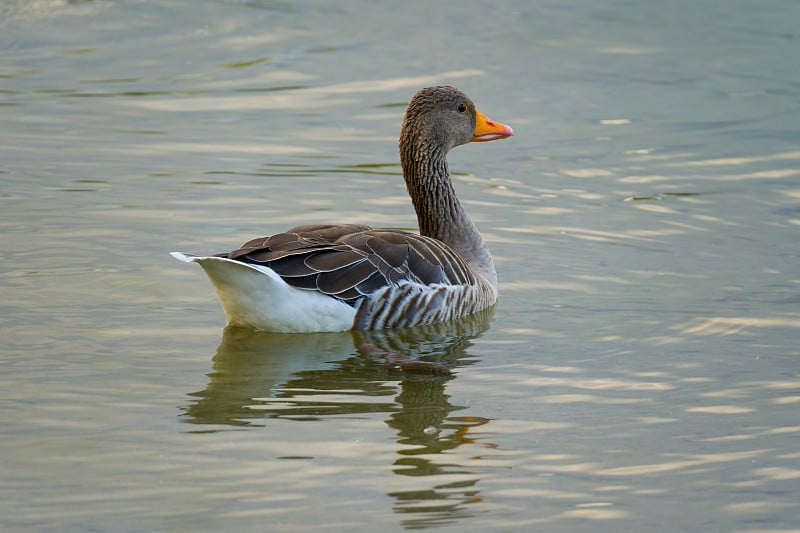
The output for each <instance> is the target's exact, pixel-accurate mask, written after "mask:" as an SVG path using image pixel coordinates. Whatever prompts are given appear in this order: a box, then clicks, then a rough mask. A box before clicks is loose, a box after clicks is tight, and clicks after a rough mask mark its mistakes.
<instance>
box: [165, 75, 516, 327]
mask: <svg viewBox="0 0 800 533" xmlns="http://www.w3.org/2000/svg"><path fill="white" fill-rule="evenodd" d="M511 135H514V131H513V130H512V129H511V128H510V127H509V126H506V125H505V124H500V123H498V122H493V121H492V120H489V119H488V118H487V117H486V116H484V115H483V114H481V113H480V112H479V111H478V110H477V109H476V108H475V105H474V104H473V103H472V101H471V100H470V99H469V98H468V97H467V95H465V94H464V93H463V92H461V91H459V90H458V89H456V88H454V87H449V86H440V87H427V88H425V89H421V90H420V91H419V92H417V94H416V95H414V97H413V98H412V99H411V101H410V102H409V104H408V108H407V109H406V113H405V116H404V118H403V125H402V128H401V131H400V160H401V163H402V167H403V177H404V178H405V181H406V187H407V189H408V193H409V195H410V196H411V201H412V202H413V204H414V209H415V210H416V213H417V219H418V221H419V235H417V234H414V233H411V232H406V231H399V230H387V229H375V228H372V227H370V226H365V225H361V224H344V225H306V226H299V227H296V228H292V229H290V230H288V231H286V232H285V233H278V234H275V235H272V236H270V237H261V238H258V239H253V240H251V241H249V242H246V243H245V244H243V245H242V247H241V248H239V249H238V250H234V251H232V252H229V253H223V254H219V255H214V256H204V257H202V256H194V255H189V254H183V253H180V252H172V255H173V256H174V257H175V258H176V259H179V260H181V261H185V262H195V263H199V264H200V266H201V267H203V269H204V270H205V272H206V274H207V275H208V277H209V278H210V280H211V283H212V284H213V285H214V287H215V289H216V291H217V295H218V297H219V300H220V303H221V304H222V307H223V309H224V311H225V315H226V317H227V319H228V324H229V325H232V326H240V327H247V328H252V329H257V330H264V331H277V332H293V333H304V332H305V333H307V332H319V331H344V330H349V329H357V330H365V329H386V328H398V327H409V326H419V325H424V324H432V323H436V322H443V321H447V320H452V319H455V318H459V317H463V316H466V315H469V314H472V313H474V312H476V311H480V310H482V309H486V308H488V307H490V306H492V305H493V304H494V303H495V301H496V300H497V273H496V272H495V268H494V263H493V262H492V256H491V254H490V253H489V248H488V247H487V246H486V243H485V242H484V241H483V238H482V237H481V235H480V233H479V232H478V229H477V228H476V227H475V224H474V223H473V222H472V220H471V219H470V218H469V216H468V215H467V213H466V212H465V211H464V208H463V207H462V206H461V203H460V202H459V201H458V198H457V197H456V193H455V189H454V188H453V183H452V181H451V179H450V174H449V172H448V168H447V153H448V152H449V151H450V150H451V149H452V148H454V147H456V146H459V145H461V144H466V143H468V142H470V141H493V140H495V139H504V138H506V137H509V136H511Z"/></svg>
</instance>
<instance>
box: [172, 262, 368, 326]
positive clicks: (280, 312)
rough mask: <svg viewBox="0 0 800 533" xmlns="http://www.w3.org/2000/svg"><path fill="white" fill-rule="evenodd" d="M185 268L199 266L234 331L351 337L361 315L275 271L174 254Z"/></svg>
mask: <svg viewBox="0 0 800 533" xmlns="http://www.w3.org/2000/svg"><path fill="white" fill-rule="evenodd" d="M170 255H172V257H174V258H175V259H177V260H179V261H183V262H185V263H191V262H193V263H199V264H200V266H201V267H203V270H205V272H206V274H207V275H208V278H209V279H210V280H211V283H212V284H213V285H214V288H215V289H216V291H217V296H218V297H219V301H220V303H221V304H222V308H223V310H224V311H225V316H226V317H227V318H228V324H229V325H231V326H240V327H246V328H252V329H257V330H262V331H279V332H284V333H309V332H314V331H345V330H348V329H351V328H352V327H353V318H354V316H355V312H356V311H355V309H353V308H352V307H350V306H349V305H347V304H345V303H344V302H341V301H339V300H336V299H335V298H331V297H330V296H326V295H324V294H322V293H319V292H316V291H309V290H302V289H297V288H295V287H292V286H291V285H289V284H287V283H286V282H285V281H283V280H282V279H281V277H280V276H278V275H277V274H276V273H275V272H274V271H273V270H272V269H270V268H267V267H265V266H261V265H251V264H247V263H241V262H239V261H234V260H231V259H227V258H224V257H200V256H193V255H186V254H182V253H180V252H171V253H170Z"/></svg>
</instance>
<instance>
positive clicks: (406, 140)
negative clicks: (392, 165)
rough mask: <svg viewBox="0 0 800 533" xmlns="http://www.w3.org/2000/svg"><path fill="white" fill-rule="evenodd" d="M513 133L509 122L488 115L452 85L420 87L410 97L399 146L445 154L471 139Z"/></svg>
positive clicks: (504, 135)
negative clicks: (505, 122)
mask: <svg viewBox="0 0 800 533" xmlns="http://www.w3.org/2000/svg"><path fill="white" fill-rule="evenodd" d="M512 135H514V130H512V129H511V127H510V126H506V125H505V124H501V123H499V122H495V121H493V120H491V119H489V118H487V117H486V116H485V115H484V114H483V113H481V112H480V111H478V110H477V109H476V108H475V104H473V103H472V100H470V98H469V97H468V96H467V95H466V94H464V93H463V92H461V91H460V90H458V89H456V88H455V87H450V86H446V85H445V86H436V87H426V88H424V89H420V90H419V91H418V92H417V94H415V95H414V97H413V98H412V99H411V101H410V102H409V104H408V108H407V109H406V114H405V117H404V119H403V126H402V129H401V132H400V146H401V151H405V150H404V149H403V148H404V147H405V148H409V147H411V146H413V147H414V149H416V150H424V151H426V152H429V153H431V154H441V155H445V154H447V152H449V151H450V150H452V149H453V148H455V147H456V146H459V145H462V144H467V143H468V142H484V141H493V140H496V139H504V138H506V137H510V136H512Z"/></svg>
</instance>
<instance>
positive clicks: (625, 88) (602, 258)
mask: <svg viewBox="0 0 800 533" xmlns="http://www.w3.org/2000/svg"><path fill="white" fill-rule="evenodd" d="M718 4H719V5H713V6H712V5H705V4H703V5H699V4H697V3H694V2H684V1H678V2H672V3H670V4H668V5H664V4H663V3H661V2H639V3H629V2H624V1H616V0H607V1H602V2H596V1H592V2H588V1H579V2H573V3H570V4H569V5H565V4H563V3H562V2H547V1H542V2H532V3H515V2H492V3H486V2H472V1H468V2H460V3H458V4H455V3H447V2H445V3H441V4H435V6H431V5H430V3H425V2H405V3H403V4H402V5H396V3H391V4H389V3H386V4H385V5H384V3H380V2H379V3H376V2H362V1H346V2H338V3H337V4H336V5H335V6H334V5H332V4H329V3H324V2H319V3H317V2H297V3H288V2H261V1H200V2H188V1H186V0H175V1H169V2H152V1H141V2H134V1H111V2H100V1H96V2H61V1H30V2H21V1H8V0H5V1H0V124H2V126H1V127H0V184H1V188H0V236H1V237H0V239H1V242H2V247H0V290H1V291H2V292H1V293H0V294H2V299H1V300H0V335H2V340H3V342H2V348H0V360H1V361H2V364H3V369H4V372H3V374H2V377H0V402H2V406H3V409H2V411H0V413H2V414H0V422H1V424H0V428H1V429H0V434H1V435H2V438H1V439H0V456H2V457H3V460H2V462H1V463H0V465H2V466H0V479H1V480H2V483H0V516H2V518H0V526H2V529H4V530H54V529H59V530H107V531H113V530H125V531H152V530H159V531H160V530H187V529H189V530H221V529H223V528H224V529H226V530H265V529H270V530H281V531H311V530H317V529H319V528H320V527H327V528H330V529H334V530H373V529H382V530H387V531H400V530H405V529H418V528H442V529H447V528H451V529H453V530H487V531H529V530H532V529H537V530H544V531H556V530H562V531H593V532H594V531H620V530H633V531H642V530H645V531H646V530H661V531H667V530H675V531H685V530H689V531H704V530H707V531H789V530H797V529H798V528H800V512H798V506H797V504H796V498H797V494H798V491H799V490H800V453H798V449H800V447H799V446H798V437H799V436H800V419H799V418H798V414H797V413H798V403H800V376H798V357H800V348H798V346H800V343H798V339H800V257H799V256H800V238H798V236H799V235H800V233H798V232H799V231H800V227H799V226H800V148H798V146H799V144H798V141H799V140H800V133H799V132H798V126H797V125H798V123H800V120H799V119H800V116H799V115H800V111H799V110H800V99H799V98H798V94H800V74H798V72H800V71H798V69H797V68H796V63H797V61H796V58H797V57H800V33H798V30H797V21H798V20H800V5H798V4H797V3H796V2H792V1H789V0H770V1H767V2H761V3H758V4H754V3H750V2H743V1H733V2H725V3H718ZM438 83H449V84H453V85H456V86H458V87H460V88H462V89H464V90H465V91H466V92H467V93H468V94H470V95H471V96H472V97H473V99H474V100H475V102H476V104H477V106H478V107H479V108H480V109H481V111H483V112H484V113H486V114H487V115H489V116H490V117H492V118H495V119H497V120H500V121H503V122H506V123H509V124H511V125H512V126H513V127H514V129H515V132H516V136H515V137H513V138H511V139H509V140H506V141H503V142H496V143H487V144H481V145H468V146H464V147H460V148H458V149H457V150H455V151H453V152H452V154H451V156H450V162H451V170H452V171H453V173H454V179H455V182H456V187H457V189H458V191H459V194H460V195H461V197H462V199H463V201H464V203H465V204H466V206H467V208H468V210H469V212H470V213H471V214H472V215H473V217H474V219H475V220H476V222H477V224H478V225H479V227H480V228H481V229H482V231H483V232H484V235H485V236H486V238H487V240H488V242H489V244H490V246H491V248H492V250H493V253H494V255H495V259H496V263H497V267H498V271H499V275H500V279H501V285H500V289H501V298H500V302H499V304H498V305H497V306H496V308H495V309H494V310H493V312H491V313H487V314H482V315H479V316H477V317H474V318H472V319H470V320H466V321H462V322H457V323H454V324H448V325H443V326H441V327H436V328H424V329H421V330H411V331H403V332H393V333H388V334H379V335H367V336H364V335H361V334H356V335H354V334H350V333H342V334H319V335H300V336H292V335H288V336H287V335H275V334H263V333H252V332H247V331H241V330H231V329H224V318H223V315H222V312H221V310H220V308H219V306H218V304H217V302H216V298H215V296H214V294H213V290H212V289H211V287H210V285H209V284H208V282H207V280H206V279H205V278H204V275H203V274H202V272H201V271H200V269H197V268H191V267H192V266H193V265H188V266H187V265H183V264H180V263H178V262H175V261H174V260H172V259H171V258H170V257H169V256H168V255H167V252H169V251H170V250H174V249H180V250H183V251H187V252H195V253H210V252H219V251H225V250H229V249H233V248H234V247H237V246H238V245H239V244H241V243H242V242H244V241H245V240H248V239H250V238H252V237H255V236H258V235H265V234H269V233H272V232H275V231H280V230H282V229H285V228H287V227H290V226H292V225H296V224H301V223H315V222H364V223H370V224H373V225H377V226H391V227H402V228H414V227H415V223H416V221H415V217H414V215H413V213H412V211H411V207H410V204H409V201H408V198H407V194H406V192H405V189H404V186H403V182H402V178H401V173H400V167H399V161H398V156H397V153H396V142H397V141H396V139H397V134H398V130H399V124H400V120H401V117H402V113H403V110H404V106H405V103H406V102H407V101H408V99H409V98H410V96H411V95H412V94H413V93H414V92H415V91H416V90H417V89H418V88H420V87H422V86H425V85H430V84H438ZM365 344H368V345H371V346H373V347H374V349H364V345H365ZM393 353H400V354H406V355H411V356H413V357H417V358H419V359H420V360H421V361H427V362H432V363H437V364H441V365H445V366H447V367H449V368H451V369H453V376H452V377H449V378H448V377H446V376H441V375H435V374H425V373H414V372H410V373H409V372H403V371H400V370H398V369H397V368H395V365H393V364H391V363H387V357H386V355H385V354H393Z"/></svg>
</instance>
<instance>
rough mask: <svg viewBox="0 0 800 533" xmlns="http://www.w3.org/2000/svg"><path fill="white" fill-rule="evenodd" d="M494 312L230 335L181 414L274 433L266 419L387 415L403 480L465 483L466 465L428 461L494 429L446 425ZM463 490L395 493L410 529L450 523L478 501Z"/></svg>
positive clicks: (468, 421)
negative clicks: (334, 329) (411, 323)
mask: <svg viewBox="0 0 800 533" xmlns="http://www.w3.org/2000/svg"><path fill="white" fill-rule="evenodd" d="M492 314H493V309H489V310H486V311H483V312H479V313H476V314H474V315H472V316H469V317H467V318H464V319H461V320H457V321H452V322H446V323H441V324H434V325H430V326H425V327H419V328H409V329H404V330H387V331H369V332H364V331H352V332H343V333H317V334H303V335H298V334H283V333H261V332H254V331H251V330H244V329H239V328H226V329H225V331H224V334H223V338H222V342H221V343H220V345H219V347H218V348H217V353H216V355H215V356H214V358H213V371H212V372H211V373H210V374H208V376H209V383H208V385H207V386H206V388H205V389H203V390H201V391H198V392H194V393H191V394H190V396H192V397H194V398H195V400H194V401H192V402H191V403H189V404H188V405H187V406H185V407H184V408H183V411H184V414H183V419H184V421H185V422H187V423H191V424H195V425H201V426H207V427H208V428H207V429H204V430H200V431H198V432H205V431H221V430H225V428H226V427H227V428H231V427H237V428H242V427H260V426H268V425H269V420H270V419H276V418H280V419H290V420H322V419H324V418H325V417H328V416H342V415H359V414H364V413H389V416H388V419H386V424H387V425H388V426H389V427H391V428H392V429H393V430H395V431H396V439H395V440H396V443H397V444H398V449H397V457H396V459H395V460H394V463H393V465H392V468H393V470H394V472H395V473H396V474H398V475H404V476H415V477H416V476H418V477H424V476H437V475H440V474H453V473H459V474H469V472H468V470H467V468H466V467H465V466H462V465H454V464H447V463H438V462H434V461H432V460H431V457H435V456H436V455H437V454H441V453H444V452H447V451H449V450H453V449H455V448H457V447H459V446H461V445H462V444H465V443H470V442H472V441H471V439H470V437H469V435H468V434H469V431H470V429H471V428H473V427H475V426H480V425H483V424H486V423H488V420H487V419H483V418H479V417H458V416H450V414H451V413H453V412H454V411H457V410H460V409H463V407H459V406H454V405H452V404H451V403H450V397H449V395H448V394H447V393H446V385H447V382H448V381H449V380H450V379H451V378H452V374H451V373H450V370H451V369H453V370H454V369H457V368H459V367H464V366H467V365H470V364H472V363H473V362H474V361H475V358H474V356H472V355H470V354H469V353H468V349H469V348H470V347H471V346H472V344H473V343H472V341H473V339H475V338H477V337H479V336H480V335H481V334H482V333H483V332H484V331H485V330H486V329H487V328H488V326H489V323H490V321H491V317H492ZM478 480H479V478H478V477H476V478H475V479H472V480H460V481H458V482H456V483H447V484H444V485H440V484H435V485H433V486H432V487H426V488H423V489H420V490H413V491H403V492H393V493H390V496H392V497H393V498H395V501H396V504H395V511H396V512H397V513H399V514H403V515H405V519H404V525H405V526H406V527H418V526H420V525H423V524H425V525H428V526H431V525H441V524H446V523H451V522H452V521H454V520H457V519H458V518H460V517H464V516H469V515H471V512H470V511H469V509H468V508H467V507H466V506H465V504H468V503H470V502H474V501H479V500H480V498H479V497H478V490H477V489H476V488H475V487H474V485H475V484H476V483H477V482H478Z"/></svg>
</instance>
